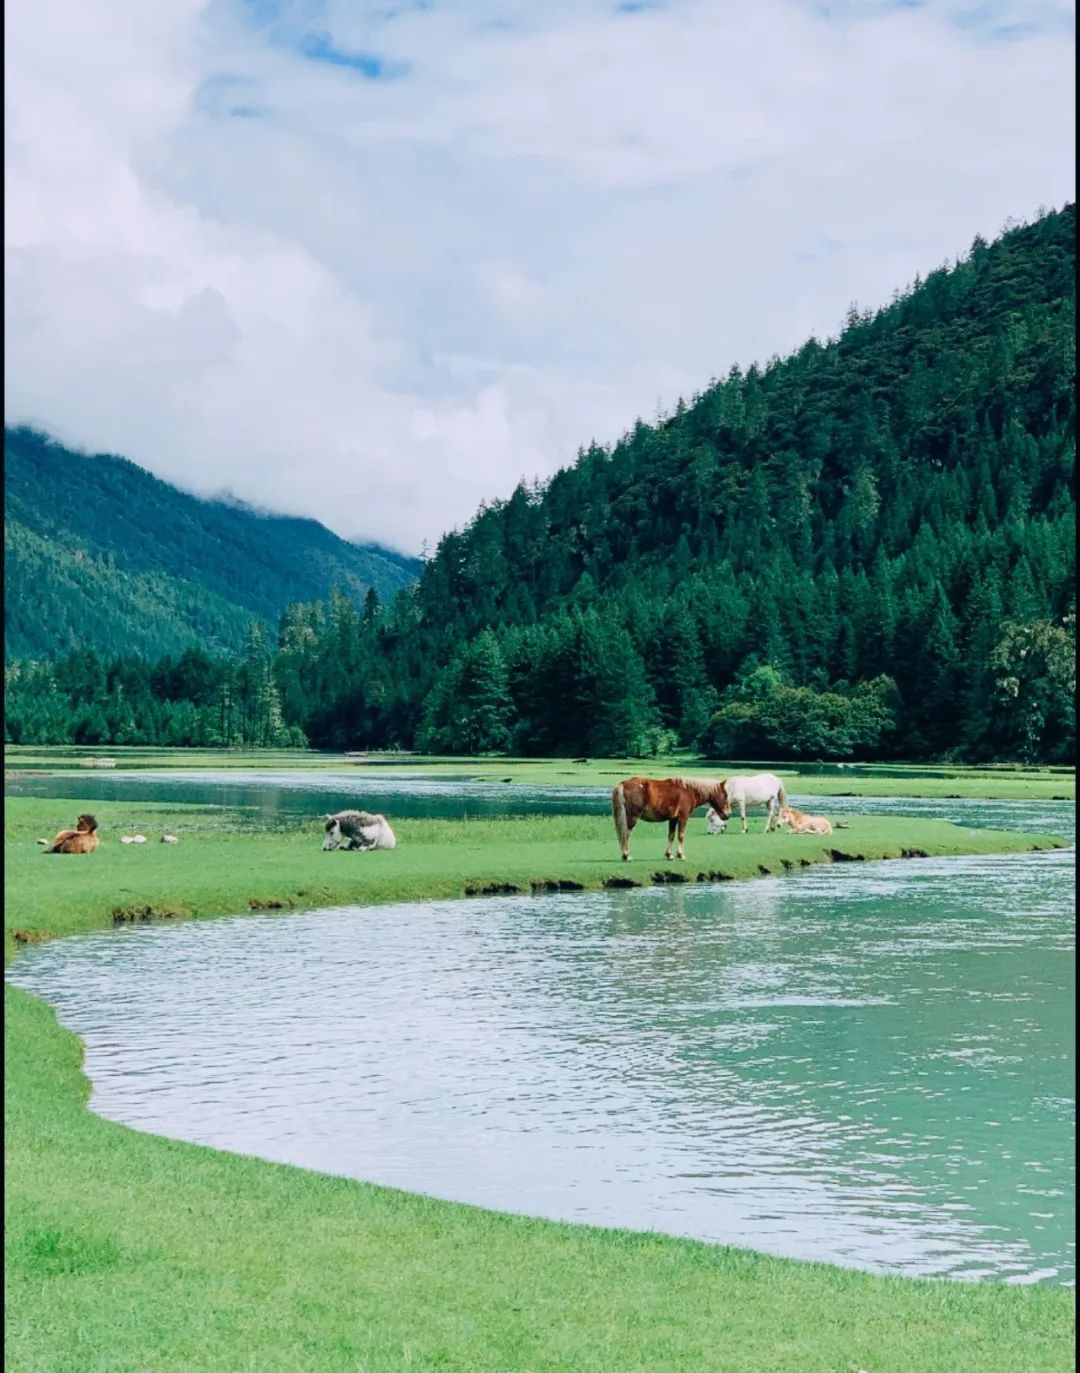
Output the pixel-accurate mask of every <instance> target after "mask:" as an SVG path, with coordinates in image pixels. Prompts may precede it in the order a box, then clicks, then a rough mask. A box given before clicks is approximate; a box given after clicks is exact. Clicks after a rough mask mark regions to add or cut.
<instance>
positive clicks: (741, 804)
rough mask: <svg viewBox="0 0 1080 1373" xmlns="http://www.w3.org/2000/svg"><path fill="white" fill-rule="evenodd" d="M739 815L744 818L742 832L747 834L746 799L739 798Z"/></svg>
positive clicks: (743, 797)
mask: <svg viewBox="0 0 1080 1373" xmlns="http://www.w3.org/2000/svg"><path fill="white" fill-rule="evenodd" d="M739 814H740V815H741V816H742V832H743V834H745V833H746V797H745V796H740V797H739Z"/></svg>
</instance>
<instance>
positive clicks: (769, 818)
mask: <svg viewBox="0 0 1080 1373" xmlns="http://www.w3.org/2000/svg"><path fill="white" fill-rule="evenodd" d="M775 806H776V797H775V796H770V797H769V807H768V811H769V813H768V814H767V815H766V816H765V833H766V834H768V833H769V831H770V830H771V829H772V828H773V816H774V815H775V814H776V810H775Z"/></svg>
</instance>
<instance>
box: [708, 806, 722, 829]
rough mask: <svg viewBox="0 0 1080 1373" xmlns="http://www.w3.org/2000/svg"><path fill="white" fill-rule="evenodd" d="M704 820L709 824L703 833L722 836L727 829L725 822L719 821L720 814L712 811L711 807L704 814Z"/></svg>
mask: <svg viewBox="0 0 1080 1373" xmlns="http://www.w3.org/2000/svg"><path fill="white" fill-rule="evenodd" d="M705 819H706V820H707V821H708V822H709V827H708V829H707V830H706V831H705V833H706V834H723V832H724V831H725V830H726V829H727V821H726V820H721V818H720V812H719V811H718V810H714V808H713V807H712V806H710V807H709V809H708V810H707V811H706V812H705Z"/></svg>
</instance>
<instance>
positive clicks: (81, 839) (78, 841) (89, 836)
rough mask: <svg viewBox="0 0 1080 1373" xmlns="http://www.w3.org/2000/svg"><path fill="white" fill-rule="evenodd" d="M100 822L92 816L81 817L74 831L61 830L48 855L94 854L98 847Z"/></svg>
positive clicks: (48, 850) (47, 850)
mask: <svg viewBox="0 0 1080 1373" xmlns="http://www.w3.org/2000/svg"><path fill="white" fill-rule="evenodd" d="M97 827H98V822H97V821H96V820H95V819H94V817H93V816H92V815H80V816H79V818H78V820H77V821H76V826H75V828H74V829H73V830H61V831H60V833H59V834H58V835H57V836H56V838H55V839H54V840H53V841H52V844H51V845H50V847H49V848H47V849H46V850H45V852H46V853H93V852H94V850H95V849H96V848H97V846H98V837H97Z"/></svg>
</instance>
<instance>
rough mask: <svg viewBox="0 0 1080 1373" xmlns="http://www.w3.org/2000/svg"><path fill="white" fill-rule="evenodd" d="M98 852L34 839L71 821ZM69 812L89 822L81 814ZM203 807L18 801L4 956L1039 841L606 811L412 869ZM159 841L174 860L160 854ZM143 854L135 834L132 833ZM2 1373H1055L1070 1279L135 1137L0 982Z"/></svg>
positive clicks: (1070, 1319) (11, 829)
mask: <svg viewBox="0 0 1080 1373" xmlns="http://www.w3.org/2000/svg"><path fill="white" fill-rule="evenodd" d="M88 808H89V809H93V810H94V811H95V813H96V814H97V815H98V817H99V819H100V821H101V836H102V844H101V848H100V849H99V850H98V852H97V853H96V854H93V855H90V856H87V857H53V856H45V855H44V854H43V853H42V851H41V849H40V848H38V847H37V846H36V845H35V843H34V841H35V839H36V838H37V837H38V836H47V835H49V834H51V832H52V831H53V830H54V829H55V828H56V827H58V825H59V824H61V823H70V822H71V821H72V820H73V819H74V816H75V814H76V813H77V812H78V811H79V810H83V809H88ZM69 812H70V815H69ZM249 825H250V822H248V821H245V819H244V818H243V817H242V816H238V815H234V814H230V813H229V812H226V811H222V810H218V809H216V808H209V807H203V808H200V807H179V806H172V805H170V806H168V807H165V806H154V805H138V806H135V805H128V804H123V805H122V804H119V803H117V804H106V803H94V804H91V803H80V802H77V801H64V802H57V801H43V800H37V799H23V798H18V799H14V800H12V801H9V803H8V806H7V814H6V836H5V837H6V843H5V864H6V875H7V882H8V886H7V892H8V900H7V905H6V910H5V957H6V959H10V958H11V957H12V956H13V955H15V954H16V952H17V949H18V947H19V942H20V941H27V940H33V939H37V938H42V937H48V936H50V935H58V934H67V933H74V932H76V931H80V930H89V929H94V928H101V927H105V926H108V925H109V924H110V923H115V922H117V921H119V920H128V919H135V920H141V919H154V918H175V917H177V916H183V915H190V916H211V915H219V914H226V913H234V912H237V911H243V910H249V909H253V908H254V909H266V908H274V907H281V908H284V909H287V908H288V907H290V906H298V907H299V906H306V907H311V906H317V905H331V904H341V903H371V902H383V901H389V900H395V899H405V898H422V897H427V896H431V897H435V896H440V897H444V896H452V895H457V894H461V893H462V892H464V891H466V890H468V889H473V890H484V889H486V888H491V889H495V890H503V889H505V888H507V887H509V886H513V887H515V888H517V889H519V890H524V891H529V890H530V889H531V887H532V884H534V883H536V884H545V883H549V882H562V883H568V884H580V885H581V886H583V887H597V886H600V885H602V884H603V883H604V882H605V881H610V880H611V879H612V878H615V879H617V880H621V881H625V880H633V881H637V882H641V883H643V884H649V883H651V882H653V881H654V880H656V878H655V877H654V875H655V874H668V873H678V874H679V875H682V876H685V877H686V878H687V879H689V880H692V881H693V880H697V879H698V876H699V874H702V875H704V874H708V873H717V874H723V875H724V876H727V877H731V878H741V877H751V876H753V875H755V874H757V873H759V872H761V871H762V870H767V871H783V870H785V869H787V868H797V867H799V866H800V865H801V864H803V863H812V862H821V861H836V858H837V856H838V855H840V856H845V857H848V858H852V859H855V858H864V859H865V858H877V857H884V856H887V855H897V856H899V854H900V853H901V851H902V850H903V849H908V850H909V851H920V852H923V853H927V854H944V853H972V852H984V851H1001V850H1009V849H1030V848H1032V847H1045V846H1049V845H1051V844H1053V843H1056V842H1062V841H1056V840H1053V839H1048V838H1040V837H1037V836H1031V835H1003V834H999V833H994V832H991V831H971V830H961V829H957V828H956V827H954V826H951V825H948V824H945V823H944V822H937V821H922V820H906V819H905V820H892V819H883V818H881V817H855V818H853V820H852V822H851V829H850V830H843V831H839V832H838V833H836V834H834V835H833V836H831V837H830V838H829V839H827V840H820V839H813V838H809V837H804V838H800V837H795V836H790V835H786V834H781V835H778V836H773V835H769V836H765V835H763V834H761V832H760V825H761V822H760V821H759V822H758V823H757V824H756V825H755V827H754V831H753V832H752V833H751V834H749V835H748V836H745V837H743V836H741V835H737V834H736V835H732V834H728V835H724V836H722V837H715V838H711V837H708V836H706V835H704V834H703V833H701V829H702V825H701V823H700V821H699V822H698V824H697V825H696V826H695V832H694V833H692V834H691V835H690V836H689V838H688V843H687V849H688V854H689V859H688V861H687V862H686V863H684V864H678V863H670V864H668V863H664V862H662V861H661V858H660V855H661V854H662V852H663V847H664V842H665V831H664V828H663V827H662V826H643V827H640V828H639V829H638V831H636V832H635V840H636V843H635V846H634V847H635V855H636V861H635V862H634V863H632V864H630V865H624V864H621V863H619V862H618V861H617V850H616V845H615V839H614V834H613V832H612V830H611V826H610V821H609V820H607V819H606V818H604V817H595V818H594V817H578V818H571V817H558V818H552V819H547V818H533V819H529V820H491V821H431V820H429V821H422V820H415V821H403V822H401V824H400V826H399V827H398V830H399V838H400V844H399V847H398V848H397V849H396V850H395V851H394V852H392V853H376V854H351V853H343V852H340V851H339V852H336V853H329V854H326V853H323V852H322V851H321V849H320V847H319V831H318V826H317V823H316V822H313V821H302V820H299V819H297V820H296V821H295V823H294V824H293V827H292V828H288V829H284V830H282V831H279V832H276V833H272V834H267V833H260V832H257V831H255V830H254V829H252V828H250V827H249ZM166 829H168V830H169V831H170V832H172V833H174V834H177V835H178V836H179V837H180V843H179V844H177V845H162V844H159V843H156V842H153V841H156V839H157V838H158V837H159V835H160V834H161V833H162V832H163V831H164V830H166ZM134 830H141V832H142V833H144V834H146V835H147V837H148V839H150V840H151V841H152V842H150V843H148V844H146V845H143V846H124V845H121V844H120V843H119V842H118V836H119V834H120V833H124V832H128V833H130V832H132V831H134ZM5 1029H6V1033H5V1064H6V1081H5V1135H6V1149H5V1160H6V1187H5V1244H6V1285H7V1310H6V1333H7V1347H6V1351H5V1368H6V1369H8V1370H10V1371H11V1373H31V1371H33V1373H39V1371H40V1373H46V1371H47V1373H148V1371H149V1370H152V1373H216V1371H217V1370H221V1373H233V1371H234V1370H235V1371H236V1373H240V1370H251V1371H252V1373H256V1371H257V1373H277V1371H278V1370H281V1373H285V1371H286V1370H288V1373H293V1370H313V1371H317V1373H322V1370H326V1373H338V1371H339V1370H340V1371H341V1373H345V1371H346V1370H349V1373H360V1371H361V1370H362V1373H390V1371H391V1370H394V1371H395V1373H396V1370H402V1369H407V1370H423V1371H424V1373H427V1371H428V1370H432V1371H434V1370H441V1371H444V1373H445V1370H455V1371H457V1370H460V1373H526V1370H532V1373H548V1371H552V1373H553V1371H554V1370H559V1371H560V1373H562V1370H566V1373H571V1370H573V1371H574V1373H577V1371H578V1370H580V1373H594V1371H595V1373H601V1370H602V1371H603V1373H622V1371H623V1370H627V1371H629V1370H635V1373H637V1371H639V1370H640V1371H641V1373H644V1370H654V1369H658V1370H672V1371H673V1373H683V1370H685V1371H686V1373H691V1370H692V1371H693V1373H699V1371H700V1370H730V1373H758V1371H759V1370H760V1373H766V1371H768V1373H773V1370H776V1373H786V1371H787V1370H791V1371H792V1373H794V1370H798V1373H812V1371H815V1370H820V1371H821V1373H850V1370H856V1369H865V1370H867V1373H891V1371H892V1370H895V1373H908V1370H915V1369H918V1370H920V1373H946V1371H947V1373H958V1371H963V1370H972V1373H975V1370H979V1371H980V1373H981V1371H982V1370H988V1373H1018V1370H1023V1373H1043V1370H1045V1371H1046V1373H1058V1370H1063V1369H1065V1368H1068V1367H1070V1366H1071V1364H1072V1346H1073V1328H1074V1303H1073V1298H1072V1295H1071V1294H1070V1293H1069V1292H1067V1291H1064V1290H1062V1289H1054V1288H1047V1287H1007V1286H1004V1285H1001V1284H994V1283H981V1284H961V1283H947V1282H928V1281H913V1280H907V1279H888V1278H879V1277H873V1276H869V1275H866V1274H861V1273H856V1272H851V1271H847V1270H842V1269H838V1268H833V1267H829V1266H827V1265H821V1264H809V1263H801V1262H794V1261H790V1260H783V1259H776V1258H771V1257H768V1256H764V1255H758V1254H754V1253H750V1252H747V1251H744V1250H733V1249H728V1248H724V1247H720V1246H709V1245H703V1244H695V1243H691V1242H687V1241H683V1240H675V1239H667V1238H663V1237H659V1236H655V1235H644V1234H634V1233H629V1232H620V1231H607V1230H596V1229H591V1228H587V1227H576V1226H567V1225H559V1224H553V1223H549V1222H543V1221H536V1220H528V1219H523V1218H520V1217H512V1216H505V1215H499V1214H494V1213H490V1212H487V1211H483V1210H479V1209H476V1208H471V1207H466V1206H460V1205H454V1204H451V1203H445V1202H438V1201H433V1200H429V1199H425V1198H422V1197H416V1196H411V1195H407V1194H404V1193H400V1192H395V1191H391V1190H388V1189H385V1188H377V1187H373V1186H367V1185H364V1184H358V1183H353V1182H349V1181H346V1180H341V1179H335V1178H331V1177H327V1176H324V1175H320V1174H315V1173H309V1172H305V1171H303V1170H300V1169H295V1168H288V1167H283V1166H279V1165H274V1164H269V1163H264V1162H261V1161H259V1160H255V1159H250V1158H242V1157H239V1156H235V1155H230V1154H225V1153H221V1152H217V1151H212V1150H209V1149H203V1148H199V1147H196V1146H192V1145H186V1144H178V1143H172V1142H169V1141H166V1140H162V1139H158V1138H155V1137H153V1136H148V1135H142V1134H138V1133H136V1132H134V1131H130V1130H127V1129H124V1128H123V1127H120V1126H117V1125H113V1124H110V1123H108V1122H105V1121H102V1120H100V1119H98V1118H97V1117H95V1116H93V1115H91V1114H90V1113H89V1112H88V1111H87V1110H86V1097H87V1092H88V1084H87V1083H86V1080H85V1079H84V1078H83V1076H82V1075H81V1073H80V1068H79V1065H80V1050H79V1045H78V1042H77V1040H76V1039H75V1038H74V1037H73V1036H72V1035H70V1034H68V1033H66V1032H64V1031H62V1030H61V1029H60V1028H59V1027H58V1025H57V1023H56V1021H55V1018H54V1017H53V1015H52V1013H51V1011H50V1010H49V1008H48V1007H46V1006H45V1005H44V1004H43V1003H41V1002H40V1001H37V1000H35V999H34V998H31V997H29V996H27V995H25V994H23V993H21V992H18V991H15V990H14V989H11V988H6V989H5Z"/></svg>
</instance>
